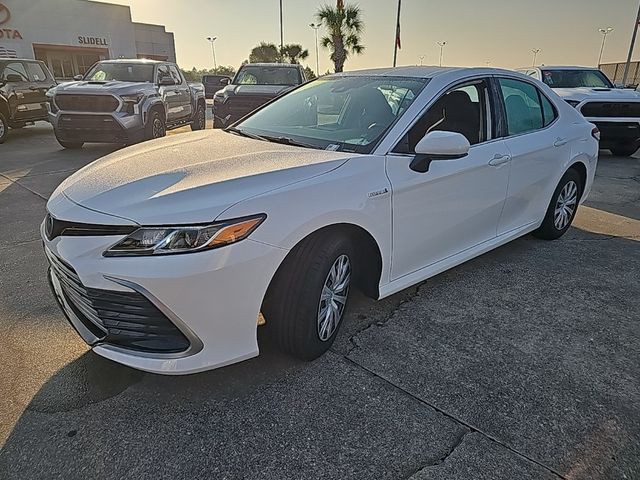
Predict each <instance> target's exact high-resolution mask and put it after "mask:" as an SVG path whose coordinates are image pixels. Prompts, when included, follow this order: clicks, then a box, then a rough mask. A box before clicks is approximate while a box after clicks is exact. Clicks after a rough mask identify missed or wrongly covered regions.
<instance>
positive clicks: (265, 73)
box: [233, 65, 302, 85]
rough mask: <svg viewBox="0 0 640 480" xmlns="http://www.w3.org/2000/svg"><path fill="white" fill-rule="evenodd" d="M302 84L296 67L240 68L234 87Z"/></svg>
mask: <svg viewBox="0 0 640 480" xmlns="http://www.w3.org/2000/svg"><path fill="white" fill-rule="evenodd" d="M301 82H302V79H301V78H300V72H299V70H298V69H297V68H296V67H265V66H257V65H256V66H246V67H242V68H241V69H240V71H239V72H238V75H236V78H235V80H234V82H233V83H234V84H236V85H298V84H300V83H301Z"/></svg>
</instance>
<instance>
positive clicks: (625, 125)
mask: <svg viewBox="0 0 640 480" xmlns="http://www.w3.org/2000/svg"><path fill="white" fill-rule="evenodd" d="M519 71H520V72H522V73H525V74H526V75H530V76H532V77H534V78H537V79H538V80H540V81H542V82H544V83H546V84H547V85H549V86H550V87H551V88H553V89H554V91H555V92H556V93H557V94H558V95H560V96H561V97H562V98H563V99H564V100H565V101H566V102H567V103H569V104H570V105H571V106H573V107H574V108H576V109H577V110H578V111H580V112H581V113H582V115H584V117H585V118H586V119H587V120H588V121H590V122H591V123H594V124H595V125H596V126H597V127H598V129H599V130H600V147H601V148H605V149H609V150H611V152H612V153H613V154H614V155H620V156H624V157H627V156H631V155H633V154H634V153H635V152H636V151H637V150H638V148H640V93H639V92H636V91H634V90H624V89H620V88H615V87H614V85H613V83H611V80H609V79H608V78H607V76H606V75H605V74H604V73H602V72H601V71H600V70H598V69H597V68H593V67H548V66H542V67H532V68H522V69H519Z"/></svg>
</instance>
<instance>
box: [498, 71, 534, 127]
mask: <svg viewBox="0 0 640 480" xmlns="http://www.w3.org/2000/svg"><path fill="white" fill-rule="evenodd" d="M499 81H500V90H501V92H502V98H503V99H504V106H505V112H506V115H507V130H508V134H509V135H518V134H520V133H526V132H531V131H533V130H538V129H540V128H542V127H543V126H544V120H543V114H542V107H541V105H540V97H539V95H538V89H537V88H536V87H534V86H533V85H531V84H530V83H526V82H521V81H520V80H512V79H508V78H501V79H500V80H499Z"/></svg>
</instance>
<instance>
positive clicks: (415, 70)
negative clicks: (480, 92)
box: [329, 66, 513, 78]
mask: <svg viewBox="0 0 640 480" xmlns="http://www.w3.org/2000/svg"><path fill="white" fill-rule="evenodd" d="M452 72H458V73H464V74H466V75H475V74H482V75H494V74H496V75H498V74H505V73H508V74H513V71H511V70H504V69H501V68H486V67H431V66H422V67H421V66H409V67H388V68H372V69H368V70H356V71H352V72H343V73H333V74H331V75H329V76H332V77H338V76H347V77H348V76H363V77H364V76H380V77H408V78H434V77H437V76H440V75H444V74H447V73H452Z"/></svg>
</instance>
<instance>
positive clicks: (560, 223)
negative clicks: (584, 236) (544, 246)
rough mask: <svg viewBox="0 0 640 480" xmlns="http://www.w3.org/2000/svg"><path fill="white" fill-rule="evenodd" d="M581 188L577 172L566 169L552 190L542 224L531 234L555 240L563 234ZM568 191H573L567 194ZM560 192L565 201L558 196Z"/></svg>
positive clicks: (574, 214)
mask: <svg viewBox="0 0 640 480" xmlns="http://www.w3.org/2000/svg"><path fill="white" fill-rule="evenodd" d="M572 185H573V187H572ZM574 187H575V191H574ZM583 188H584V186H583V185H582V179H581V178H580V175H579V174H578V172H577V171H576V170H574V169H573V168H571V169H569V170H567V173H565V174H564V176H563V177H562V178H561V179H560V183H558V186H557V187H556V190H555V192H553V196H552V197H551V202H550V203H549V207H548V208H547V213H546V215H545V217H544V220H543V221H542V225H540V227H539V228H538V229H537V230H534V232H533V234H534V235H535V236H536V237H538V238H542V239H544V240H555V239H556V238H560V237H561V236H562V235H564V234H565V232H566V231H567V230H569V227H570V226H571V223H572V222H573V219H574V218H575V216H576V212H577V211H578V204H579V203H580V198H581V196H582V189H583ZM570 192H573V193H571V195H570V196H569V193H570ZM561 194H562V195H563V196H564V195H566V196H565V198H566V199H567V201H566V202H563V201H562V199H561V198H560V197H561ZM573 199H575V201H573ZM565 207H566V208H565ZM557 209H559V212H560V213H557V212H556V210H557ZM562 211H564V213H562Z"/></svg>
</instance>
